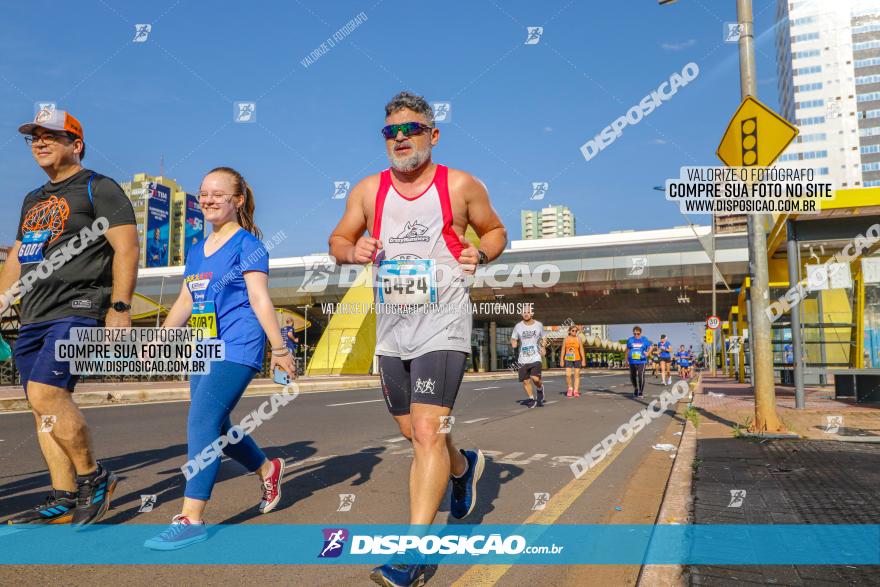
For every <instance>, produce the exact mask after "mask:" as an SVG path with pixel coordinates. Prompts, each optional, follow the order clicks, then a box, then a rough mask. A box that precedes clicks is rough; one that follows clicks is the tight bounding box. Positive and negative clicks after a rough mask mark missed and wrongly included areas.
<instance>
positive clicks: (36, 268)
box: [0, 108, 140, 524]
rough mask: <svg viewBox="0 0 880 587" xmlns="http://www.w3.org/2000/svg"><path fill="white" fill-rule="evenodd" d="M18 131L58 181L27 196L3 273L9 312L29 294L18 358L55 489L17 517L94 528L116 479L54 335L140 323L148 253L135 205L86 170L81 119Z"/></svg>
mask: <svg viewBox="0 0 880 587" xmlns="http://www.w3.org/2000/svg"><path fill="white" fill-rule="evenodd" d="M19 132H21V133H22V134H24V135H25V141H26V142H27V144H28V145H30V148H31V154H32V155H33V157H34V159H35V160H36V162H37V165H39V166H40V167H41V168H42V169H43V171H44V172H45V173H46V175H47V176H48V177H49V181H48V182H47V183H45V184H44V185H43V186H41V187H39V188H37V189H35V190H34V191H32V192H30V193H29V194H27V195H26V196H25V198H24V202H23V204H22V208H21V217H20V221H19V227H18V233H17V238H16V240H15V243H14V244H13V246H12V249H11V250H10V251H9V257H8V260H7V261H6V264H5V265H4V266H3V270H2V272H0V311H3V310H5V309H6V308H7V307H8V306H9V305H11V304H12V303H14V302H15V301H16V300H19V299H20V300H21V309H20V317H21V328H20V330H19V337H18V340H17V341H16V344H15V364H16V367H17V368H18V371H19V373H20V375H21V382H22V386H23V387H24V390H25V395H26V396H27V398H28V400H29V401H30V404H31V408H32V410H33V413H34V416H35V418H36V424H37V431H38V432H37V438H38V440H39V444H40V450H41V451H42V453H43V457H44V458H45V460H46V464H47V466H48V469H49V475H50V477H51V480H52V493H51V494H50V495H49V497H48V498H47V499H46V501H45V503H43V504H41V505H39V506H37V507H35V508H33V509H31V510H28V511H26V512H24V513H22V514H19V515H18V516H15V517H14V518H12V519H11V520H8V523H10V524H34V523H37V524H39V523H68V522H72V523H74V524H91V523H93V522H96V521H98V520H99V519H100V518H101V516H103V515H104V513H106V511H107V509H108V508H109V506H110V498H111V496H112V494H113V490H114V489H115V487H116V476H115V475H114V474H113V473H112V472H111V471H110V470H109V469H107V468H106V467H104V466H103V465H101V464H100V463H98V462H97V461H95V458H94V456H93V453H92V441H91V435H90V434H89V429H88V426H87V425H86V421H85V418H84V417H83V414H82V412H81V411H80V410H79V408H78V407H77V406H76V404H75V403H74V402H73V400H72V398H71V392H72V391H73V389H74V386H75V385H76V382H77V376H76V375H73V374H72V373H71V369H70V363H69V362H66V361H58V360H57V358H58V357H56V354H55V341H57V340H65V339H69V338H70V330H71V329H72V328H82V327H99V326H105V325H106V326H108V327H127V326H131V317H130V315H129V310H130V309H131V305H130V304H131V298H132V295H133V293H134V285H135V281H136V280H137V265H138V259H139V257H140V254H139V248H138V240H137V230H136V228H135V226H136V225H135V216H134V210H133V209H132V206H131V202H130V201H129V200H128V198H127V197H126V196H125V193H124V192H123V191H122V188H120V187H119V185H118V184H117V183H116V182H115V181H113V180H112V179H110V178H109V177H105V176H103V175H100V174H98V173H95V172H94V171H90V170H88V169H84V168H83V166H82V159H83V156H84V155H85V150H86V145H85V141H84V140H83V139H84V135H83V129H82V125H81V124H80V122H79V121H78V120H77V119H76V118H74V117H73V116H71V115H70V114H68V113H67V112H64V111H63V110H56V109H54V108H51V109H44V110H41V111H40V112H39V113H37V116H36V117H35V118H34V121H33V122H32V123H28V124H23V125H22V126H21V127H19ZM98 227H100V228H98ZM4 292H5V293H4Z"/></svg>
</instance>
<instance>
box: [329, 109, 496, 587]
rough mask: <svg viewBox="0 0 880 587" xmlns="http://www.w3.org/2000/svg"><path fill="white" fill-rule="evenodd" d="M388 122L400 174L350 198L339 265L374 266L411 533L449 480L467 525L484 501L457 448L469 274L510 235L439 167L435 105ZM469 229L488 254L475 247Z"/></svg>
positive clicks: (477, 193)
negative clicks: (454, 430) (408, 445)
mask: <svg viewBox="0 0 880 587" xmlns="http://www.w3.org/2000/svg"><path fill="white" fill-rule="evenodd" d="M385 115H386V116H385V124H386V126H385V127H384V128H383V129H382V134H383V135H384V137H385V147H386V150H387V153H388V158H389V159H390V161H391V168H390V169H387V170H385V171H383V172H382V173H378V174H375V175H371V176H369V177H367V178H365V179H363V180H361V181H360V182H359V183H358V184H357V185H356V186H355V187H354V189H352V190H351V193H350V195H349V197H348V200H347V202H346V206H345V212H344V214H343V216H342V220H340V222H339V224H338V225H337V227H336V229H335V230H334V231H333V234H332V235H331V236H330V254H331V255H333V256H334V257H335V258H336V261H337V262H338V263H360V264H364V263H373V264H374V268H373V269H374V274H375V275H374V281H375V286H376V287H375V302H376V304H377V316H376V354H377V355H379V373H380V375H381V379H382V390H383V394H384V398H385V402H386V404H387V406H388V410H389V411H390V412H391V415H392V416H393V417H394V419H395V420H396V421H397V424H398V426H399V427H400V431H401V433H402V434H403V435H404V436H405V437H406V438H407V439H409V440H410V441H411V442H412V444H413V453H414V461H413V466H412V468H411V469H410V480H409V489H410V523H411V524H425V525H427V524H432V523H433V522H434V518H435V516H436V515H437V511H438V510H439V509H440V501H441V500H442V499H443V495H444V493H445V492H446V488H447V486H448V484H449V482H450V477H451V480H452V503H451V504H450V511H451V513H452V515H453V516H454V517H456V518H463V517H465V516H466V515H468V514H469V513H470V512H471V511H473V508H474V505H475V504H476V501H477V500H476V491H477V481H478V480H479V478H480V475H481V474H482V472H483V466H484V459H483V454H482V452H480V451H479V450H478V449H477V450H473V451H464V450H462V451H460V450H458V449H457V448H456V447H455V446H454V445H453V443H452V435H451V434H450V433H449V430H450V429H451V427H450V426H449V423H450V419H449V415H450V413H451V412H452V407H453V404H454V403H455V398H456V396H457V394H458V388H459V386H460V385H461V381H462V378H463V376H464V370H465V366H466V362H467V355H468V353H470V350H471V349H470V339H471V323H472V318H471V314H470V307H469V302H470V294H469V289H468V287H467V283H466V281H465V280H466V276H467V275H470V274H473V273H474V271H475V270H476V266H477V265H479V264H484V263H488V262H489V261H491V260H493V259H495V258H496V257H498V256H499V255H500V254H501V252H502V251H503V250H504V247H505V245H506V244H507V232H506V230H505V228H504V225H503V224H502V223H501V219H500V218H499V217H498V214H496V212H495V210H494V209H493V208H492V205H491V204H490V202H489V194H488V192H487V190H486V186H485V185H483V183H482V182H480V180H478V179H477V178H475V177H474V176H472V175H470V174H469V173H466V172H464V171H460V170H457V169H449V168H447V167H445V166H443V165H438V164H436V163H434V162H433V161H432V159H431V149H432V147H434V146H435V145H437V143H438V141H439V140H440V130H439V129H437V128H436V127H435V126H434V115H433V110H432V109H431V107H430V105H428V103H427V102H426V101H425V100H424V98H422V97H420V96H415V95H413V94H410V93H409V92H401V93H400V94H398V95H397V96H395V97H394V98H392V100H391V102H389V103H388V104H387V105H386V106H385ZM468 225H470V226H472V227H473V228H474V230H475V231H476V233H477V235H478V236H479V237H480V248H479V249H477V248H476V247H474V246H473V244H471V243H469V242H468V241H467V240H465V239H464V236H463V235H464V233H465V230H466V229H467V227H468ZM367 231H369V233H368V234H364V233H365V232H367ZM424 573H425V565H395V566H391V565H384V566H382V567H377V568H376V569H374V571H373V574H372V575H371V577H372V578H373V580H374V581H376V582H377V583H379V584H380V585H385V584H397V585H410V584H413V583H416V582H418V581H419V580H421V579H422V578H423V577H424Z"/></svg>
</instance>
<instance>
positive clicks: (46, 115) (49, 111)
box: [34, 102, 56, 122]
mask: <svg viewBox="0 0 880 587" xmlns="http://www.w3.org/2000/svg"><path fill="white" fill-rule="evenodd" d="M55 109H56V105H55V102H37V103H35V104H34V114H35V115H36V116H35V119H34V122H46V121H47V120H49V119H50V118H52V115H53V114H55Z"/></svg>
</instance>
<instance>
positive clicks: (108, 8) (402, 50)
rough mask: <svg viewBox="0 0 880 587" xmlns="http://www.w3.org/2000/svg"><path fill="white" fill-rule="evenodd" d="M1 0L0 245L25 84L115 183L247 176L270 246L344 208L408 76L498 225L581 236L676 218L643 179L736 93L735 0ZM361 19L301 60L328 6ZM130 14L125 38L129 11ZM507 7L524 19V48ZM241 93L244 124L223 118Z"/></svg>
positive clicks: (34, 180) (519, 22)
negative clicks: (78, 128)
mask: <svg viewBox="0 0 880 587" xmlns="http://www.w3.org/2000/svg"><path fill="white" fill-rule="evenodd" d="M205 6H207V4H205V3H201V2H193V1H186V0H181V1H177V0H160V1H156V2H138V3H135V2H120V1H112V2H111V1H110V0H85V1H84V2H78V3H75V4H69V3H65V2H38V3H24V2H18V3H9V4H7V6H6V7H5V8H4V18H3V20H2V22H0V54H2V55H4V59H3V60H2V61H0V173H2V175H3V177H4V180H5V181H4V184H5V185H4V188H5V189H4V190H3V195H2V196H0V198H2V204H3V206H4V209H6V210H14V211H15V212H14V213H12V214H8V215H5V216H4V219H3V221H2V223H0V243H3V244H8V243H10V242H11V241H12V240H13V238H14V235H15V222H16V220H17V214H18V209H19V206H20V201H21V198H22V197H23V195H24V194H25V193H26V192H27V191H29V190H31V189H33V188H34V187H36V186H38V185H39V184H41V183H42V182H44V181H45V176H44V175H43V173H42V171H41V170H40V169H39V168H37V167H36V165H35V164H34V163H33V161H32V159H31V157H30V152H29V150H28V149H27V147H26V145H25V144H24V142H23V141H22V140H21V139H20V138H19V135H18V134H17V131H16V129H17V127H18V125H19V124H21V123H23V122H25V121H27V120H30V119H31V118H32V117H33V114H34V103H35V102H38V101H54V102H57V103H58V107H59V108H62V109H67V110H69V111H71V112H72V113H73V114H75V115H76V116H77V117H78V118H79V119H80V120H81V121H82V123H83V125H84V129H85V133H86V141H87V143H88V145H89V152H88V157H87V158H86V161H85V163H86V164H87V166H88V167H90V168H93V169H95V170H97V171H100V172H102V173H104V174H106V175H110V176H112V177H114V178H115V179H116V180H117V181H125V180H128V179H130V178H131V175H132V174H134V173H136V172H139V171H146V172H148V173H151V174H158V172H159V161H160V157H162V156H164V161H165V169H166V174H167V175H168V176H169V177H173V178H175V179H177V180H178V181H179V182H180V183H181V184H182V185H183V186H184V187H185V188H186V189H187V190H189V191H195V190H197V189H198V185H199V183H200V180H201V178H202V177H203V175H204V173H205V172H206V171H208V170H209V169H211V168H212V167H216V166H218V165H231V166H234V167H236V168H238V169H239V170H240V171H241V172H242V173H243V174H244V175H245V177H246V178H247V179H248V180H249V181H250V183H251V185H252V186H253V187H254V190H255V192H256V196H257V213H256V217H257V222H258V224H259V225H260V227H261V228H262V229H263V232H264V233H265V234H273V233H274V232H276V231H278V230H284V231H285V233H286V234H287V235H288V237H289V238H288V239H287V240H285V241H284V242H283V243H282V244H281V245H279V247H278V248H277V249H276V250H275V251H273V255H278V256H290V255H299V254H305V253H311V252H320V251H325V250H326V240H327V237H328V235H329V232H330V230H331V229H332V227H333V226H334V225H335V223H336V221H337V220H338V217H339V215H340V213H341V211H342V208H343V202H342V200H333V199H332V198H331V196H332V194H333V182H334V181H350V182H352V184H354V183H355V182H356V181H357V180H358V179H360V178H361V177H363V176H364V175H366V174H369V173H374V172H377V171H379V170H381V169H383V168H384V167H386V166H387V160H386V158H385V155H384V147H383V142H382V140H381V137H380V135H379V129H380V127H381V126H382V124H383V106H384V104H385V102H386V101H387V100H388V99H389V98H390V97H391V96H392V95H393V94H395V93H396V92H398V91H400V90H402V89H409V90H412V91H414V92H417V93H419V94H422V95H424V96H425V97H426V98H428V100H429V101H450V102H451V104H452V117H451V118H452V121H451V122H450V123H447V124H445V125H442V126H441V127H440V128H441V140H440V144H439V146H438V147H437V148H436V149H435V151H434V158H435V160H437V161H439V162H442V163H445V164H447V165H450V166H453V167H458V168H461V169H464V170H466V171H469V172H471V173H473V174H474V175H476V176H478V177H479V178H481V179H482V180H483V181H484V182H485V183H486V185H487V186H488V188H489V193H490V196H491V198H492V200H493V203H494V204H495V207H496V208H497V210H498V211H499V213H500V214H501V216H502V219H503V220H504V221H505V223H506V224H507V226H508V228H509V231H510V235H511V237H512V238H520V224H519V211H520V210H521V209H524V208H529V207H536V206H535V204H536V202H531V201H530V200H529V198H530V196H531V193H532V192H531V183H532V182H534V181H549V182H550V190H549V193H548V195H547V198H546V199H545V200H544V201H543V202H541V203H542V204H564V205H567V206H569V207H570V208H571V209H572V210H573V212H574V213H575V215H576V218H577V230H578V233H579V234H590V233H597V232H607V231H609V230H619V229H652V228H664V227H670V226H674V225H681V224H684V223H685V221H684V218H683V217H682V216H681V215H680V214H679V212H678V210H677V206H675V205H673V204H672V203H669V202H666V201H665V200H664V199H663V194H662V193H660V192H657V191H653V190H652V189H651V188H652V186H655V185H659V184H662V183H663V181H664V180H665V179H666V178H667V177H673V176H677V174H678V168H679V167H680V166H682V165H699V164H716V163H717V161H716V158H715V155H714V152H715V148H716V146H717V144H718V141H719V139H720V137H721V135H722V133H723V131H724V129H725V127H726V124H727V121H728V118H729V117H730V115H731V114H732V113H733V112H734V110H735V109H736V106H737V104H738V103H739V95H740V93H739V92H740V91H739V75H738V56H737V47H736V44H729V43H724V42H723V33H724V23H725V22H726V21H734V20H736V14H735V2H734V0H723V1H722V0H679V1H678V2H677V3H674V4H671V5H669V6H665V7H660V6H658V5H657V3H656V2H654V1H651V0H646V1H641V2H635V1H632V0H626V1H620V2H595V1H591V2H569V1H567V0H566V1H562V2H553V1H544V2H533V1H520V0H504V1H502V0H490V1H488V2H484V1H477V2H461V3H439V4H438V3H428V2H402V1H398V0H378V1H375V0H367V1H363V2H362V1H337V2H325V3H317V2H305V1H294V2H266V3H263V2H252V3H239V2H236V3H233V2H212V3H210V10H205V9H204V7H205ZM754 11H755V15H756V30H757V31H758V33H759V35H758V43H757V55H756V57H757V67H758V80H759V97H760V98H761V99H762V100H763V101H764V102H765V103H767V104H768V105H770V106H772V107H775V106H776V104H777V94H776V63H775V50H774V35H773V33H772V27H773V25H774V21H773V18H774V12H775V1H770V0H755V7H754ZM359 13H363V14H364V15H365V16H366V18H367V20H366V21H365V22H363V23H362V24H361V25H360V26H359V27H358V28H357V29H356V30H354V31H353V32H352V33H351V34H350V35H349V36H348V37H346V38H345V39H343V40H341V41H338V42H336V44H335V45H334V46H333V47H332V48H331V49H330V50H329V51H327V52H326V53H325V54H324V55H322V56H321V57H320V58H319V59H318V60H317V61H316V62H315V63H313V64H311V65H310V66H308V67H304V66H303V65H302V64H301V60H302V59H303V58H305V57H306V56H307V55H308V54H309V53H311V52H312V51H313V50H315V49H316V48H318V47H319V46H320V44H321V43H322V42H323V41H325V40H326V39H327V37H329V36H331V35H332V34H333V33H334V32H335V31H337V30H338V29H339V28H341V27H342V26H343V25H345V23H346V22H348V21H349V20H351V19H352V18H355V17H356V16H357V15H358V14H359ZM138 23H150V24H151V25H152V31H151V33H150V36H149V38H148V39H147V41H146V42H143V43H133V42H132V40H133V38H134V32H135V24H138ZM527 26H543V27H544V32H543V36H542V37H541V40H540V42H539V43H537V44H534V45H525V44H524V42H525V40H526V37H527V31H526V27H527ZM691 61H694V62H696V63H697V64H698V65H699V67H700V75H699V77H698V78H697V79H695V80H694V81H693V82H691V83H690V84H688V85H687V86H686V87H683V88H680V89H679V91H678V93H677V94H676V95H675V96H674V97H673V98H672V99H670V100H669V101H668V102H665V103H664V104H663V105H662V106H661V107H659V108H658V109H656V110H655V111H654V112H653V113H651V114H650V116H648V117H647V118H645V119H644V120H643V121H642V122H641V123H640V124H638V125H636V126H629V127H627V128H626V129H625V130H624V133H623V135H621V136H620V137H619V138H618V139H617V140H616V141H615V142H614V143H613V144H612V145H610V146H609V147H608V148H606V149H605V150H603V151H602V152H601V153H599V154H598V155H597V156H596V157H594V158H593V159H592V160H590V161H586V160H585V159H584V157H583V156H582V154H581V153H580V150H579V148H580V146H581V145H582V144H583V143H585V142H586V141H587V140H588V139H590V138H592V137H594V136H595V135H596V134H598V133H599V132H600V131H601V130H602V129H603V128H604V127H605V126H607V125H609V124H610V123H611V122H612V121H613V120H614V119H616V118H617V117H618V116H621V115H623V114H624V113H625V112H626V110H627V109H629V108H630V107H631V106H633V105H636V104H638V102H639V101H640V100H641V99H642V97H644V96H645V95H647V94H648V93H650V92H651V91H652V90H655V89H656V88H657V86H658V85H659V84H660V83H661V82H663V81H665V80H668V79H669V76H670V75H671V74H672V73H673V72H680V71H681V70H682V68H683V67H684V65H685V64H687V63H688V62H691ZM235 101H254V102H256V104H257V109H256V112H257V122H256V123H254V124H241V123H235V122H233V107H234V106H233V103H234V102H235Z"/></svg>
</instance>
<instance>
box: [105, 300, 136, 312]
mask: <svg viewBox="0 0 880 587" xmlns="http://www.w3.org/2000/svg"><path fill="white" fill-rule="evenodd" d="M110 307H111V308H113V309H114V310H116V311H117V312H128V311H129V310H131V304H126V303H125V302H113V303H112V304H110Z"/></svg>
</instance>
